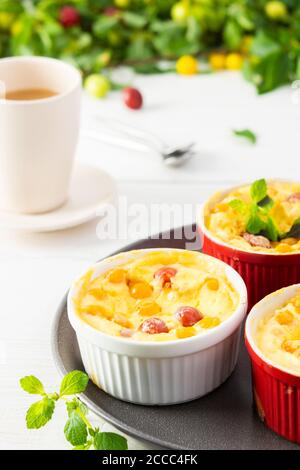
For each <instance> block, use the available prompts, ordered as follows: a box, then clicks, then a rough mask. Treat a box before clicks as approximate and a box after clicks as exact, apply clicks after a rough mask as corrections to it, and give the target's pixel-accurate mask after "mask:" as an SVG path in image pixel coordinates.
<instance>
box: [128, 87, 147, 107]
mask: <svg viewBox="0 0 300 470" xmlns="http://www.w3.org/2000/svg"><path fill="white" fill-rule="evenodd" d="M123 101H124V103H125V105H126V106H127V107H128V108H130V109H140V108H141V107H142V106H143V97H142V95H141V93H140V92H139V90H137V89H136V88H131V87H126V88H124V89H123Z"/></svg>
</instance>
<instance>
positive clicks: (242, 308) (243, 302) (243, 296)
mask: <svg viewBox="0 0 300 470" xmlns="http://www.w3.org/2000/svg"><path fill="white" fill-rule="evenodd" d="M168 250H172V251H189V250H184V249H180V248H144V249H139V250H130V251H126V252H122V253H118V254H116V255H112V256H108V257H106V258H104V259H102V260H100V261H98V262H96V263H94V264H93V265H91V266H90V267H89V268H88V269H85V270H84V273H86V272H87V271H88V270H89V269H93V268H94V267H96V266H98V265H99V264H101V263H103V262H105V261H107V260H108V259H109V258H117V257H121V256H122V255H125V254H126V253H129V252H131V251H139V252H140V251H143V252H144V251H147V252H148V251H168ZM195 253H199V255H201V256H204V257H206V258H212V259H213V260H214V262H216V263H217V264H222V265H225V266H224V268H225V271H229V272H230V273H231V274H232V276H233V277H234V278H235V280H236V282H237V284H238V287H236V286H235V285H234V286H233V287H234V289H235V290H236V292H237V293H238V294H239V297H240V300H239V303H238V306H237V308H236V309H235V310H234V312H233V313H232V314H231V315H230V316H229V317H228V318H227V319H226V320H224V321H223V322H222V323H221V324H220V325H218V326H216V327H214V328H213V329H211V330H208V331H207V332H205V333H203V334H201V335H200V334H198V335H195V336H191V337H189V338H182V339H175V340H170V341H159V342H156V341H138V340H132V339H130V338H119V337H118V336H114V335H109V334H106V333H103V332H102V331H100V330H97V329H96V328H93V327H92V326H91V325H89V324H88V323H86V322H84V321H83V320H82V319H81V318H80V317H79V316H78V315H77V314H76V312H75V310H74V305H73V302H72V293H73V292H74V289H75V286H76V282H77V281H78V280H79V279H80V277H81V276H79V277H77V278H76V279H75V280H74V281H73V283H72V284H71V287H70V289H69V292H68V295H67V310H68V317H69V319H70V316H71V315H72V318H73V320H75V323H76V324H77V326H78V328H83V329H84V330H85V331H86V332H90V333H91V334H92V332H93V333H94V334H95V332H96V334H97V335H98V336H99V339H100V338H101V337H102V338H106V339H109V340H110V341H111V342H112V343H115V344H116V345H118V344H119V345H120V344H123V345H128V346H132V347H134V346H136V347H139V346H142V347H145V348H147V349H154V348H157V346H158V345H159V347H160V348H162V349H167V348H168V347H169V348H171V347H172V346H175V345H176V344H177V345H178V344H182V345H183V344H184V345H188V344H193V343H196V341H197V340H198V341H199V338H214V337H215V336H216V332H217V333H219V332H221V331H222V330H224V328H225V327H228V328H229V327H230V325H231V323H232V324H234V323H235V322H236V321H237V319H239V318H240V317H241V318H240V319H241V321H242V319H243V318H244V316H245V315H246V310H247V304H248V302H247V288H246V285H245V283H244V281H243V279H242V277H241V276H240V275H239V273H238V272H237V271H236V270H235V269H233V268H232V267H231V266H229V265H227V264H226V263H224V262H223V261H221V260H219V259H217V258H214V257H212V256H210V255H207V254H205V253H202V252H198V251H195ZM84 273H83V274H84ZM83 274H82V275H83ZM229 281H230V279H229ZM70 308H71V312H70ZM70 321H71V320H70ZM241 321H240V323H241ZM240 323H239V324H240ZM71 324H72V326H73V328H74V329H75V331H76V328H75V327H74V325H73V322H71ZM239 324H238V325H239ZM228 325H229V326H228ZM238 325H237V327H238ZM76 333H77V331H76ZM213 344H216V343H214V342H213V341H212V344H211V345H213ZM207 347H209V346H207Z"/></svg>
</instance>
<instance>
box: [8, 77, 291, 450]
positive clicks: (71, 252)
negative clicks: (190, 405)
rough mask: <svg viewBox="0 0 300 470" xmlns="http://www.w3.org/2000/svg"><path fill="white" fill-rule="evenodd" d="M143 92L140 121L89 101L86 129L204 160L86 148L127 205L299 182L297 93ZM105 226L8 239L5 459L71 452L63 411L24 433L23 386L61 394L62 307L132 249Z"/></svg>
mask: <svg viewBox="0 0 300 470" xmlns="http://www.w3.org/2000/svg"><path fill="white" fill-rule="evenodd" d="M135 85H136V86H138V87H139V88H140V89H141V90H142V91H143V94H144V96H145V101H146V105H145V108H144V109H143V110H142V111H140V112H132V111H130V110H126V109H125V108H124V107H123V105H122V103H121V102H120V99H119V96H118V95H117V94H116V95H113V96H112V97H111V98H109V99H107V100H104V101H93V100H91V99H89V98H87V97H85V98H84V100H83V101H84V102H83V124H82V127H83V128H86V127H87V126H89V125H90V122H91V119H92V116H93V115H94V114H99V115H101V116H110V117H117V118H118V119H121V120H125V121H127V122H128V123H131V124H133V125H136V126H139V127H141V128H144V129H148V130H149V131H152V132H154V133H156V134H157V135H158V136H161V137H163V138H164V139H165V140H166V141H167V142H169V143H170V144H175V143H180V142H181V141H183V142H186V141H188V140H193V141H194V140H195V141H197V143H198V148H199V150H200V155H199V157H198V158H195V159H194V160H193V161H191V162H189V163H188V164H187V165H186V166H184V167H183V168H178V169H168V168H164V167H163V166H162V163H161V161H160V160H159V158H158V157H157V156H156V155H150V154H149V155H145V154H142V153H138V152H129V151H121V150H119V149H112V148H109V147H107V146H105V145H99V144H95V143H91V142H87V141H86V142H82V143H81V147H83V148H84V149H85V151H84V152H83V153H81V154H80V159H83V160H84V161H87V162H92V163H93V164H95V165H99V166H100V167H102V168H103V169H104V170H106V171H108V172H109V173H110V174H111V175H112V176H114V177H115V179H116V180H117V183H118V190H119V195H121V196H125V197H126V198H127V200H128V204H129V205H131V204H134V203H141V204H145V205H146V206H147V207H149V205H150V204H151V203H157V204H163V203H166V204H169V205H170V204H173V203H179V204H184V203H187V204H192V205H193V207H195V206H196V204H198V203H199V202H201V201H202V200H203V199H204V198H205V197H207V196H208V195H209V194H210V193H211V192H212V191H213V190H215V189H216V188H218V187H220V186H221V187H222V186H226V185H228V184H232V183H234V182H240V181H242V180H245V179H246V180H252V179H254V178H256V177H262V176H265V177H272V176H274V177H275V176H277V177H278V176H280V177H295V178H296V177H297V178H298V179H299V142H298V139H299V123H300V103H299V104H297V96H295V91H293V90H292V89H291V88H290V87H286V88H283V89H280V90H278V91H276V92H273V93H271V94H268V95H265V96H262V97H257V96H256V94H255V91H254V89H253V88H252V87H251V86H249V85H248V84H247V83H246V82H244V81H243V80H242V78H241V77H240V76H239V74H237V73H224V74H215V75H211V76H208V75H206V76H203V77H201V76H195V77H178V76H173V75H161V76H147V77H143V76H138V77H137V78H136V80H135ZM247 127H248V128H250V129H253V130H254V131H256V132H257V133H258V135H259V140H258V144H257V145H256V146H251V145H248V144H245V143H243V142H240V141H239V140H237V139H236V138H234V137H233V136H232V133H231V130H232V129H233V128H247ZM95 145H96V147H95ZM92 146H93V147H92ZM194 218H195V211H194V213H187V214H185V216H184V220H182V221H179V222H182V223H189V222H192V221H193V220H194ZM98 222H99V220H95V221H93V222H90V223H88V224H85V225H83V226H80V227H77V228H74V229H71V230H65V231H61V232H55V233H48V234H24V233H23V234H22V233H16V232H9V231H2V232H0V286H1V291H0V292H1V309H0V312H1V313H0V316H1V322H0V324H1V328H0V448H1V449H45V448H46V449H54V448H57V449H64V448H68V447H69V446H68V444H67V443H66V441H65V439H64V436H63V426H64V423H65V410H64V409H63V408H60V409H59V410H58V411H57V415H56V418H55V419H54V420H53V421H52V422H51V423H50V424H48V426H46V428H44V429H41V430H39V431H28V430H27V429H26V427H25V420H24V416H25V412H26V409H27V407H28V406H29V404H30V403H32V401H33V399H34V397H32V396H29V395H26V394H25V393H24V392H23V391H22V390H20V387H19V384H18V381H19V378H20V377H22V376H23V375H28V374H35V375H37V376H38V377H40V378H41V379H42V380H43V381H44V382H45V384H46V385H47V386H48V388H49V389H51V388H52V389H54V388H55V387H57V386H58V383H59V380H60V377H59V374H58V373H57V371H56V369H55V365H54V363H53V359H52V356H51V347H50V329H51V324H52V320H53V316H54V314H55V310H56V307H57V305H58V303H59V301H60V300H61V297H62V296H63V294H64V293H65V291H66V290H67V288H68V286H69V284H70V282H71V281H72V280H73V278H74V277H75V276H77V275H78V273H80V272H81V271H82V270H84V269H85V268H86V267H87V266H88V265H89V264H90V263H92V262H94V261H95V260H97V259H98V258H100V257H102V256H105V255H107V254H109V253H110V252H112V251H114V250H116V249H117V248H119V247H121V246H122V245H125V244H127V243H129V242H131V241H133V240H129V239H128V238H127V239H122V240H120V239H119V240H118V239H117V240H99V239H98V238H97V236H96V226H97V223H98ZM169 225H172V222H170V221H168V220H165V221H163V223H162V224H157V226H155V224H152V226H151V227H150V228H149V227H147V224H146V223H145V226H144V227H143V228H142V231H141V232H142V233H141V234H140V235H144V236H147V235H148V234H149V233H154V232H157V231H158V230H161V229H163V228H168V226H169ZM93 419H94V417H93ZM96 421H99V420H98V418H96V417H95V422H96ZM104 426H105V427H107V426H109V425H107V424H105V425H104ZM129 445H130V447H131V448H133V449H137V448H141V447H142V448H143V447H145V444H144V443H143V444H142V443H139V442H138V441H135V440H133V439H130V440H129ZM149 448H153V446H151V445H149Z"/></svg>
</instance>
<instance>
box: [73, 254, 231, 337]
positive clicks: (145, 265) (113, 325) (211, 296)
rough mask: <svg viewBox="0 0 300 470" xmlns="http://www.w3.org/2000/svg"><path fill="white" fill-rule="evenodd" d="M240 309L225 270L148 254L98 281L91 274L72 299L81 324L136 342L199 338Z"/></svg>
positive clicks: (202, 261) (199, 260) (202, 260)
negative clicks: (82, 322) (85, 323)
mask: <svg viewBox="0 0 300 470" xmlns="http://www.w3.org/2000/svg"><path fill="white" fill-rule="evenodd" d="M238 303H239V295H238V293H237V291H236V290H235V289H234V288H233V286H232V285H231V283H230V281H229V280H228V278H227V276H226V274H225V270H224V265H220V264H218V263H213V262H212V261H211V259H210V258H207V257H203V256H201V255H200V254H199V253H197V252H192V251H169V252H165V251H151V252H146V253H145V254H144V255H143V256H142V257H138V258H137V259H135V258H132V259H131V260H130V261H126V262H124V263H122V264H120V265H119V266H118V267H117V268H112V269H109V270H108V271H106V272H104V273H101V274H99V275H96V276H95V275H94V273H93V270H89V271H88V272H87V273H86V274H85V275H84V276H83V277H82V278H81V279H80V281H79V282H78V291H77V295H76V297H75V298H74V305H75V309H76V312H77V314H78V315H79V316H80V317H81V318H82V320H83V321H85V322H87V323H88V324H89V325H91V326H92V327H94V328H96V329H97V330H99V331H102V332H103V333H106V334H109V335H114V336H119V337H121V338H130V339H134V340H138V341H170V340H175V339H183V338H188V337H190V336H195V335H198V334H203V333H205V332H206V331H207V330H208V329H211V328H215V327H217V326H218V325H220V323H221V322H223V321H224V320H226V319H227V318H228V317H229V316H230V315H232V313H233V312H234V311H235V309H236V307H237V305H238Z"/></svg>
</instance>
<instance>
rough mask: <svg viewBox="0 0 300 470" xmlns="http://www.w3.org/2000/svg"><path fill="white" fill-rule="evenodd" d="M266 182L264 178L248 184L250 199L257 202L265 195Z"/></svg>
mask: <svg viewBox="0 0 300 470" xmlns="http://www.w3.org/2000/svg"><path fill="white" fill-rule="evenodd" d="M267 191H268V190H267V182H266V180H265V179H260V180H257V181H254V183H252V184H251V186H250V196H251V199H252V201H253V202H254V203H255V204H257V203H259V202H260V201H262V200H263V199H265V197H266V196H267Z"/></svg>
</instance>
